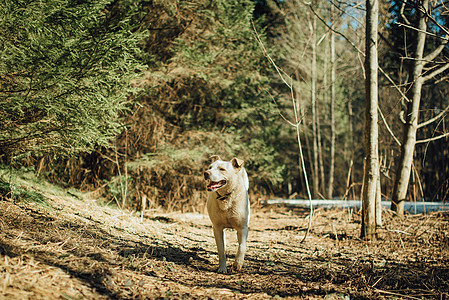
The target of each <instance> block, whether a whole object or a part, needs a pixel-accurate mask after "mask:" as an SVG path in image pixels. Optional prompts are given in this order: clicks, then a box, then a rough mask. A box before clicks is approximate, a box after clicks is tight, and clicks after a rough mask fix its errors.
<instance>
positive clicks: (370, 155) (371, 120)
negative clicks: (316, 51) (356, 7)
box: [361, 0, 379, 239]
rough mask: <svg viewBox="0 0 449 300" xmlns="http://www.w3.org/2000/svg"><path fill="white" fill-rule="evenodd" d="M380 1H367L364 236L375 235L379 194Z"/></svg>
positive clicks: (363, 195)
mask: <svg viewBox="0 0 449 300" xmlns="http://www.w3.org/2000/svg"><path fill="white" fill-rule="evenodd" d="M378 13H379V2H378V0H367V1H366V75H367V77H366V81H365V86H366V95H365V97H366V112H365V118H366V119H365V149H366V159H365V172H364V173H365V174H364V181H363V193H362V230H361V237H362V238H365V239H375V238H376V195H377V185H378V176H379V157H378V127H377V119H378V117H377V108H378V90H377V86H378V85H377V68H378V60H377V24H378Z"/></svg>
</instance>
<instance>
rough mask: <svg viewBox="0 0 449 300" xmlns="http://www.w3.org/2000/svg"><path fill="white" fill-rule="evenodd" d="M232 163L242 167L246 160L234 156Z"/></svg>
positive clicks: (236, 167)
mask: <svg viewBox="0 0 449 300" xmlns="http://www.w3.org/2000/svg"><path fill="white" fill-rule="evenodd" d="M231 163H232V166H233V167H234V168H235V169H240V168H241V167H242V166H243V163H244V161H243V160H241V159H240V158H237V157H234V158H233V159H232V161H231Z"/></svg>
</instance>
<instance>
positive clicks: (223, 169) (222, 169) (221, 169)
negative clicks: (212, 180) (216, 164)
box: [218, 168, 226, 171]
mask: <svg viewBox="0 0 449 300" xmlns="http://www.w3.org/2000/svg"><path fill="white" fill-rule="evenodd" d="M218 170H220V171H226V169H225V168H218Z"/></svg>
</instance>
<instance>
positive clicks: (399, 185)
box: [391, 0, 429, 216]
mask: <svg viewBox="0 0 449 300" xmlns="http://www.w3.org/2000/svg"><path fill="white" fill-rule="evenodd" d="M428 5H429V0H424V1H423V3H422V6H423V8H424V10H426V11H427V9H428ZM419 14H420V18H419V24H418V32H417V41H416V52H415V59H414V65H413V74H412V76H411V77H412V80H411V82H412V87H411V89H410V92H409V93H408V94H407V96H408V98H409V99H410V101H409V102H408V103H407V111H406V114H405V124H404V132H403V137H402V144H401V156H400V160H399V163H398V168H397V171H396V178H395V183H394V187H393V195H392V197H391V209H392V210H393V211H394V212H396V213H397V214H398V215H399V216H402V215H404V201H405V198H406V196H407V190H408V184H409V180H410V173H411V170H412V163H413V153H414V151H415V144H416V130H417V129H418V114H419V106H420V101H421V90H422V85H423V82H424V79H423V77H422V71H423V67H424V60H423V55H424V45H425V43H426V30H427V24H426V18H425V16H424V15H423V14H422V13H421V12H419Z"/></svg>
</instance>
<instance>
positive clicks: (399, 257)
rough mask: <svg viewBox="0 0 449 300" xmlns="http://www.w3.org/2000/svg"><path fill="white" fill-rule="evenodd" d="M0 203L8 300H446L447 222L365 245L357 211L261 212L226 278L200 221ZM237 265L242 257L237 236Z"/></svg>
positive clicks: (0, 261) (440, 219)
mask: <svg viewBox="0 0 449 300" xmlns="http://www.w3.org/2000/svg"><path fill="white" fill-rule="evenodd" d="M47 197H48V199H47V200H48V201H47V203H46V204H36V203H25V202H19V203H14V202H11V201H5V200H3V201H0V298H1V299H270V298H287V299H324V298H326V299H390V298H391V299H393V298H394V299H448V297H449V256H448V247H449V215H448V214H447V213H433V214H429V215H417V216H408V217H406V218H403V219H398V218H393V217H392V216H391V215H390V214H389V213H388V212H385V213H384V224H386V225H385V226H384V228H381V229H379V231H380V234H379V240H378V241H376V242H366V241H362V240H360V239H359V238H358V236H359V228H360V224H359V220H360V216H359V215H358V213H357V212H354V211H349V210H341V209H339V210H317V211H316V213H315V216H314V220H313V228H312V231H311V233H310V234H309V236H308V238H307V239H306V241H305V242H304V243H300V241H301V239H302V238H303V236H304V232H305V230H306V227H307V219H306V217H307V215H308V211H307V209H304V210H301V209H287V208H282V207H265V208H260V207H259V208H256V207H255V208H253V214H252V219H251V223H250V234H249V238H248V252H247V256H246V258H245V262H246V267H244V269H243V271H242V272H241V273H233V274H217V273H216V272H215V271H216V269H217V267H218V257H217V255H216V249H215V243H214V239H213V235H212V228H211V225H210V221H209V219H208V217H207V216H206V215H202V214H192V213H187V214H182V213H169V214H163V213H157V212H153V213H147V214H146V215H145V217H144V218H143V221H141V219H140V217H139V216H138V215H137V214H133V213H132V212H124V211H121V210H118V209H113V208H110V207H103V206H100V205H98V204H97V203H96V202H95V201H93V200H80V199H77V198H75V197H68V196H67V197H63V196H58V197H55V196H47ZM226 234H227V242H228V251H227V254H228V260H229V262H228V263H232V261H233V258H234V254H235V252H236V247H237V241H236V237H235V233H234V232H232V231H227V232H226Z"/></svg>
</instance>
